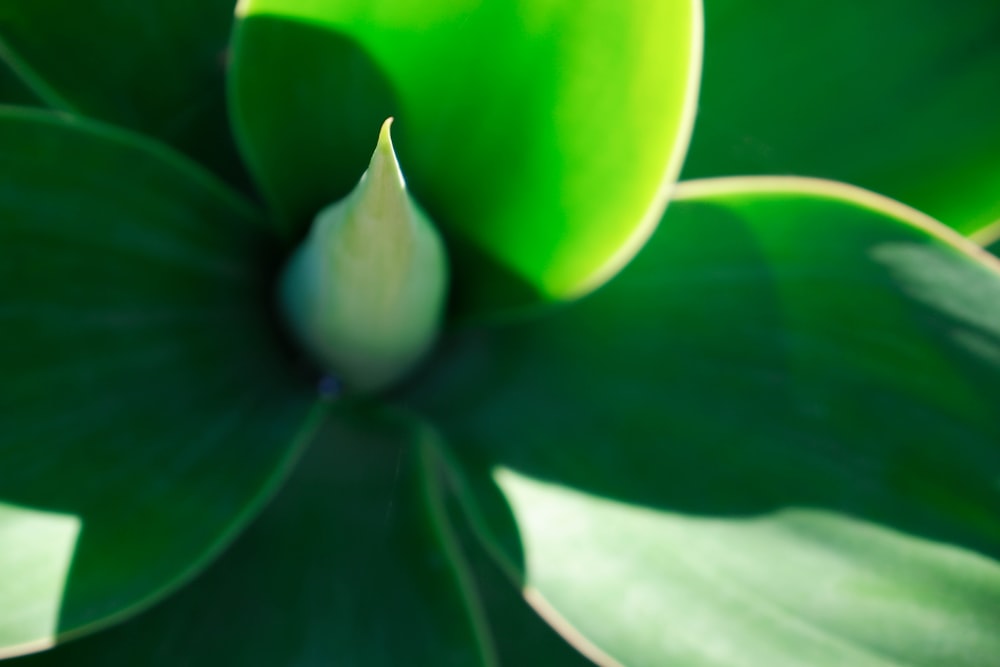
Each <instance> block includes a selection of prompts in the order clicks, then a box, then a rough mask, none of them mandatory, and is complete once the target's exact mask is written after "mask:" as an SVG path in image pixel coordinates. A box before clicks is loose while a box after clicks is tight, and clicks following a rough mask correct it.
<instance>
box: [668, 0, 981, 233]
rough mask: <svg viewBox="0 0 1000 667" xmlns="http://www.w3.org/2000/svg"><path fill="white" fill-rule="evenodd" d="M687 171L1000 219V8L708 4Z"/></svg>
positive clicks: (858, 2) (958, 221)
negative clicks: (818, 185)
mask: <svg viewBox="0 0 1000 667" xmlns="http://www.w3.org/2000/svg"><path fill="white" fill-rule="evenodd" d="M705 12H706V17H705V21H706V28H705V70H704V78H703V82H702V92H701V100H700V102H699V109H698V122H697V128H696V130H695V133H694V139H693V141H692V144H691V151H690V154H689V156H688V159H687V162H686V163H685V167H684V178H701V177H705V176H722V175H730V174H732V175H742V174H798V175H805V176H823V177H827V178H833V179H838V180H843V181H849V182H851V183H854V184H856V185H861V186H863V187H867V188H870V189H872V190H875V191H877V192H882V193H884V194H887V195H889V196H891V197H895V198H896V199H899V200H900V201H903V202H906V203H907V204H909V205H911V206H915V207H917V208H919V209H921V210H923V211H926V212H927V213H929V214H930V215H932V216H934V217H936V218H938V219H939V220H941V221H942V222H944V223H946V224H948V225H950V226H952V227H954V228H955V229H957V230H959V231H960V232H962V233H964V234H970V233H972V232H975V231H976V230H977V229H979V228H980V227H982V226H983V225H986V224H988V223H990V222H993V221H994V220H997V219H1000V197H997V190H998V187H1000V123H998V122H997V114H996V109H997V108H998V107H1000V3H997V2H996V1H995V0H967V1H965V2H959V3H945V2H940V1H939V0H852V1H850V2H829V3H805V2H790V1H788V0H764V1H763V2H746V1H745V0H706V3H705Z"/></svg>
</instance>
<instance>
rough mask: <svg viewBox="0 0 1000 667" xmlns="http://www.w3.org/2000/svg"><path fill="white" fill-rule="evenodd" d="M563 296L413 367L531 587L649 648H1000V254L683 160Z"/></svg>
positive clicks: (871, 660)
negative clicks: (607, 274) (688, 171)
mask: <svg viewBox="0 0 1000 667" xmlns="http://www.w3.org/2000/svg"><path fill="white" fill-rule="evenodd" d="M679 196H680V200H679V201H676V202H675V203H673V204H672V205H671V208H670V209H669V211H668V213H667V215H666V218H665V220H664V221H663V224H662V225H661V226H660V227H659V229H658V231H657V233H656V235H655V236H654V238H653V240H652V242H651V244H650V245H649V246H647V247H646V248H645V249H644V250H643V252H642V253H641V254H640V255H639V257H638V258H637V260H636V261H635V262H634V263H633V264H631V265H629V267H628V268H627V269H626V270H625V271H624V272H623V273H622V274H620V275H619V276H618V277H617V278H616V279H615V280H613V281H612V282H611V283H610V284H608V285H607V286H606V287H605V288H603V289H601V290H599V291H598V292H597V293H595V294H594V295H591V296H590V297H588V298H586V299H584V300H582V301H580V302H578V303H575V304H572V305H570V306H567V307H565V308H563V309H561V310H560V311H558V312H557V313H552V314H551V316H550V317H548V318H544V319H539V320H536V321H533V322H530V323H521V324H516V325H510V326H506V327H497V328H493V329H490V330H488V331H467V332H464V333H459V334H456V335H455V336H454V337H453V338H452V339H451V340H449V341H448V342H447V343H446V344H444V345H443V346H442V353H441V355H440V357H439V358H438V359H437V360H436V364H435V365H433V366H432V367H430V369H429V370H428V372H427V373H426V375H425V376H424V378H423V379H422V380H421V381H419V382H416V383H415V384H414V385H413V386H412V387H411V388H410V390H409V395H410V397H411V398H410V399H409V402H411V403H412V404H414V405H417V406H420V407H422V409H423V410H424V411H425V412H426V413H427V414H428V415H429V416H431V417H432V418H433V419H434V420H435V421H436V423H437V424H438V426H439V431H440V439H441V442H442V444H443V445H444V446H445V448H446V451H447V452H449V456H450V457H451V458H452V459H453V460H454V461H455V465H457V466H458V468H459V469H460V470H461V471H462V475H463V478H464V479H465V480H466V482H465V484H466V489H467V491H466V494H467V495H466V500H465V504H466V507H467V509H468V510H469V512H470V514H471V515H472V517H473V519H474V520H475V521H476V522H477V525H478V526H479V531H480V533H481V534H482V535H483V536H484V538H485V539H486V541H487V544H488V545H489V548H490V549H491V550H492V551H493V552H494V553H496V554H497V555H498V558H499V561H500V563H501V564H502V565H503V567H505V569H507V571H508V572H509V573H510V575H511V576H512V577H514V578H515V579H519V580H520V581H521V582H522V585H523V587H524V593H525V595H526V597H527V598H528V599H529V600H530V601H531V602H532V604H533V605H534V606H535V607H536V608H538V609H540V610H542V612H543V615H548V616H549V617H550V618H551V619H552V621H553V623H554V624H555V625H556V626H557V627H559V628H562V629H563V631H564V632H567V634H568V635H569V636H570V637H571V638H572V637H573V636H578V637H581V638H584V639H585V640H586V641H587V642H589V643H590V644H592V645H593V646H594V647H595V648H596V649H597V650H598V651H600V652H603V653H604V654H605V655H606V656H610V657H611V658H613V659H615V660H617V661H619V662H620V663H622V664H627V665H631V666H638V667H641V666H643V665H649V666H660V665H678V666H681V667H694V666H698V667H701V666H708V665H713V666H715V665H718V666H719V667H721V666H723V665H725V666H727V667H731V666H732V665H748V666H749V665H768V666H769V667H770V666H779V665H781V666H783V665H789V666H791V665H802V664H808V665H813V666H817V667H824V666H827V665H829V666H833V665H845V664H850V665H859V666H860V665H908V666H914V665H922V666H926V667H937V666H940V665H949V666H968V667H980V666H981V665H985V664H990V663H991V662H992V661H994V659H995V657H996V656H997V655H1000V635H998V634H997V632H996V629H997V627H1000V560H998V559H1000V523H998V522H997V520H996V517H997V516H1000V485H998V480H1000V447H998V446H997V443H998V442H1000V413H998V412H997V410H996V405H995V397H996V396H997V394H998V392H1000V372H998V371H1000V310H998V309H997V308H996V304H997V303H1000V270H998V265H997V263H996V260H995V259H993V258H992V257H990V256H989V255H986V254H985V253H983V252H982V251H980V250H978V249H977V248H975V247H974V246H973V245H972V244H970V243H968V242H966V241H964V240H963V239H961V237H959V236H957V235H956V234H954V233H952V232H950V231H949V230H947V229H946V228H944V227H942V226H940V225H938V224H937V223H935V222H934V221H933V220H930V219H929V218H926V217H924V216H922V215H921V214H918V213H916V212H915V211H912V210H910V209H907V208H905V207H903V206H901V205H899V204H897V203H895V202H892V201H890V200H885V199H882V198H879V197H877V196H875V195H872V194H870V193H866V192H863V191H858V190H856V189H853V188H849V187H847V186H842V185H836V184H830V183H828V182H821V181H809V180H802V179H770V180H768V179H733V180H729V181H718V182H712V181H708V182H702V183H693V184H687V185H685V186H682V188H680V190H679Z"/></svg>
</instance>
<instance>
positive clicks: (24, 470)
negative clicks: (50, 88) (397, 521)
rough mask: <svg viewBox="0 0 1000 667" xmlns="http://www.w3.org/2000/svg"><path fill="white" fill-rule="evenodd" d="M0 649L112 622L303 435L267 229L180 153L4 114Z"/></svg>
mask: <svg viewBox="0 0 1000 667" xmlns="http://www.w3.org/2000/svg"><path fill="white" fill-rule="evenodd" d="M0 223H2V224H0V368H2V369H3V382H0V414H2V415H3V420H2V421H3V428H2V429H0V600H2V604H0V654H10V653H17V652H22V651H28V650H37V649H39V648H43V647H44V646H46V645H48V644H50V643H51V642H52V641H54V640H57V639H61V638H63V637H69V636H74V635H77V634H81V633H84V632H88V631H90V630H92V629H96V628H97V627H100V626H102V625H104V624H106V623H108V622H110V621H112V620H114V619H117V618H120V617H122V616H126V615H128V614H131V613H133V612H135V611H136V610H138V609H139V608H141V607H144V606H145V605H147V604H149V603H150V602H151V601H153V600H154V599H156V598H158V597H160V596H162V595H163V594H165V593H166V592H168V591H170V590H171V589H173V588H174V587H176V586H177V585H178V584H179V583H181V582H182V581H184V580H186V579H187V578H189V577H190V576H191V575H192V574H193V573H194V572H196V571H197V570H198V569H199V568H200V567H202V566H203V564H204V563H205V562H206V561H207V560H208V559H210V558H211V557H212V556H213V555H214V554H216V553H218V551H219V550H220V549H221V548H222V547H223V546H224V545H225V544H226V543H227V542H228V541H229V540H230V539H231V537H232V536H233V535H234V534H235V533H236V532H238V531H239V530H240V529H241V527H242V526H243V525H244V524H245V523H246V521H247V520H248V519H249V518H250V517H251V516H252V515H253V514H254V513H255V512H256V510H257V509H258V508H259V507H260V505H261V503H262V501H263V500H264V498H265V497H266V496H267V495H268V494H269V493H270V492H271V490H272V489H273V488H274V487H275V486H276V485H277V483H278V482H279V481H280V479H281V478H282V476H283V474H284V471H285V470H286V469H287V467H288V465H289V463H290V461H291V460H292V459H293V458H294V457H295V456H296V452H297V450H298V441H297V438H296V434H297V433H299V432H300V431H303V430H305V431H306V432H308V431H309V424H308V419H307V416H308V413H309V411H310V409H311V406H312V405H313V398H312V396H313V391H312V387H311V386H310V385H309V383H307V382H303V381H302V379H301V378H299V377H298V375H297V374H296V373H295V372H293V371H292V370H290V367H289V364H288V362H287V360H286V359H285V356H284V352H283V348H282V347H281V345H280V343H279V340H278V337H277V334H276V332H275V331H274V323H273V322H272V321H271V319H270V317H269V315H268V307H269V301H270V295H269V294H268V291H267V289H266V279H267V278H268V275H269V272H270V268H271V265H272V264H273V257H272V255H273V252H274V249H273V245H274V244H273V238H272V237H271V236H270V234H269V233H268V232H266V231H265V228H264V226H263V225H262V224H261V223H260V221H259V220H258V219H257V217H256V215H255V214H254V212H253V211H252V210H251V209H249V208H247V207H246V205H245V204H244V203H243V202H242V201H241V200H239V199H236V198H234V197H233V196H232V195H231V194H229V192H228V191H227V190H226V189H225V188H223V187H222V186H221V185H220V184H219V183H218V182H217V181H215V180H214V179H212V178H211V177H209V176H208V175H207V174H206V173H204V172H202V171H201V170H199V169H198V168H197V167H195V166H194V165H193V164H191V163H189V162H187V161H186V160H184V159H182V158H180V157H178V156H176V155H174V154H172V153H168V152H166V151H164V150H163V149H161V148H159V147H158V146H157V145H154V144H151V143H146V142H144V141H141V140H139V139H137V138H135V137H133V136H131V135H127V134H124V133H121V132H119V131H116V130H112V129H109V128H107V127H104V126H98V125H96V124H92V123H85V122H70V121H66V120H64V119H62V118H60V117H59V116H57V115H54V114H48V113H46V112H33V111H15V110H11V109H7V110H2V111H0Z"/></svg>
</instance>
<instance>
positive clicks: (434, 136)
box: [230, 0, 701, 311]
mask: <svg viewBox="0 0 1000 667" xmlns="http://www.w3.org/2000/svg"><path fill="white" fill-rule="evenodd" d="M241 7H243V13H244V14H245V15H244V16H243V17H242V19H241V20H240V21H239V23H238V26H237V33H236V41H235V47H234V56H235V60H234V70H233V76H232V80H231V88H230V93H231V106H232V110H233V117H234V121H233V122H234V127H235V129H236V132H237V137H238V139H239V140H240V142H241V145H242V148H243V150H244V153H245V155H246V158H247V161H248V163H249V165H250V167H251V169H252V171H253V172H254V173H255V174H256V176H257V177H258V180H259V182H260V185H261V187H262V188H263V190H264V192H265V194H266V195H267V197H268V198H269V199H270V201H271V202H272V204H273V205H274V206H275V208H276V209H277V211H278V213H279V214H280V217H281V218H283V219H284V221H285V225H286V232H287V233H289V234H291V235H292V236H295V235H297V234H301V233H302V231H303V230H304V228H305V227H306V226H307V225H308V223H309V221H310V220H311V217H312V216H313V215H315V213H316V212H317V211H318V210H319V209H320V208H321V207H323V206H325V205H327V204H330V203H332V202H333V201H335V200H337V199H339V198H341V197H343V196H344V195H345V194H347V192H348V191H349V190H350V189H351V187H353V185H354V184H355V183H356V182H357V180H358V178H359V177H360V176H361V173H362V172H363V171H364V169H365V167H366V165H367V163H368V159H369V157H370V155H371V151H372V149H373V148H374V145H375V139H376V137H377V134H378V128H379V125H380V124H381V122H382V121H383V120H384V119H385V118H386V117H387V116H389V115H394V116H396V117H397V123H396V125H394V126H393V131H394V133H396V139H397V141H396V146H397V149H398V154H399V159H400V162H401V164H402V166H403V172H404V174H405V175H406V177H407V179H408V184H409V186H410V187H411V188H412V190H413V192H414V193H415V195H416V198H417V199H418V200H419V201H420V203H421V204H422V205H423V206H424V207H425V208H426V209H427V211H428V212H429V213H430V215H431V218H432V219H434V220H435V221H436V222H437V223H438V224H440V225H441V226H442V227H443V228H444V231H445V232H446V233H447V234H448V235H450V237H451V239H450V241H451V243H452V249H453V252H452V258H453V260H454V261H455V263H456V278H455V281H454V283H453V284H454V287H455V290H456V298H457V299H458V302H459V304H460V305H459V308H460V309H464V310H468V309H476V310H478V311H489V310H490V309H492V308H496V307H498V306H509V307H513V306H524V305H530V304H534V303H537V302H538V301H539V300H546V299H556V298H564V297H568V296H572V295H575V294H577V293H579V292H581V291H584V290H587V289H589V288H591V287H593V286H594V285H596V284H598V283H599V282H601V281H603V280H604V279H606V278H607V277H608V276H609V275H610V274H611V273H613V272H614V271H615V270H617V269H618V268H619V266H620V265H621V264H622V263H624V262H625V261H627V260H628V259H629V258H630V257H631V256H632V254H633V253H634V252H635V250H636V249H637V247H638V245H640V244H641V242H642V241H643V240H644V239H645V238H646V236H647V235H648V234H649V232H650V231H651V229H652V226H653V223H655V222H656V220H657V219H658V217H659V213H660V211H661V210H662V198H663V196H664V195H665V189H666V188H667V187H668V186H669V185H670V184H671V183H672V181H673V179H674V177H675V176H676V174H677V171H678V170H679V165H680V160H681V157H682V155H683V151H684V149H685V147H686V145H687V140H688V133H689V130H690V125H691V122H692V120H693V111H694V97H695V90H696V85H697V78H698V73H699V66H700V59H701V54H700V46H701V14H700V11H701V9H700V3H698V2H697V1H696V0H670V1H669V2H660V3H652V4H651V3H645V2H636V1H632V2H627V3H608V2H603V1H601V0H588V1H586V2H579V1H575V0H574V1H573V2H570V1H568V0H546V1H545V2H539V1H538V0H519V1H517V2H505V3H498V2H491V3H481V2H477V1H475V0H473V1H469V0H428V1H426V2H421V3H412V2H406V1H404V0H392V1H389V2H379V3H374V4H373V3H370V2H367V1H365V0H328V1H324V2H316V1H312V0H291V1H289V0H248V2H246V3H245V4H244V5H242V6H241ZM609 221H611V222H610V223H609Z"/></svg>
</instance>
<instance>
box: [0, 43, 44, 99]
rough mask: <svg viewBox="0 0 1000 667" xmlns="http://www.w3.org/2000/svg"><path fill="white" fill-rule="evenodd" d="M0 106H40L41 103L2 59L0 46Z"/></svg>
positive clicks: (0, 47)
mask: <svg viewBox="0 0 1000 667" xmlns="http://www.w3.org/2000/svg"><path fill="white" fill-rule="evenodd" d="M0 104H13V105H18V106H40V104H41V101H40V100H39V99H38V96H37V95H35V93H33V92H32V91H31V90H30V89H29V88H28V86H27V85H26V84H25V83H24V81H22V80H21V77H19V76H18V75H17V74H15V73H14V70H12V69H11V68H10V66H9V65H8V64H7V62H6V61H5V60H4V59H3V52H2V46H0Z"/></svg>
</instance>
